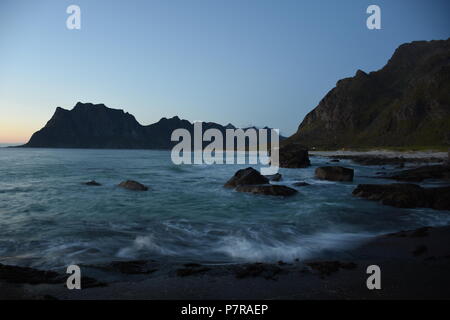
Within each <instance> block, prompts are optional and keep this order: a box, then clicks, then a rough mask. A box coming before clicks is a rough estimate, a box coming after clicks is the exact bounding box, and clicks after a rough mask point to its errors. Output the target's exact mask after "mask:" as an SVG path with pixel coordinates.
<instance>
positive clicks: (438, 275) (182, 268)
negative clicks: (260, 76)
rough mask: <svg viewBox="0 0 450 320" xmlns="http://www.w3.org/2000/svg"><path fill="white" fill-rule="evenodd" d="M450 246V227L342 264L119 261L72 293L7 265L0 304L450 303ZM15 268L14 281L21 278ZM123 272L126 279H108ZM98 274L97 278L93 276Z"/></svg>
mask: <svg viewBox="0 0 450 320" xmlns="http://www.w3.org/2000/svg"><path fill="white" fill-rule="evenodd" d="M443 243H450V226H444V227H429V228H428V227H425V228H420V229H417V230H412V231H400V232H396V233H391V234H385V235H381V236H377V237H375V238H373V239H372V240H370V241H368V242H365V243H362V244H360V245H359V246H358V247H356V248H354V249H351V250H348V251H347V252H346V253H345V256H346V258H345V259H343V260H339V261H336V260H332V261H328V260H326V259H317V260H316V259H313V260H305V261H293V262H290V263H286V262H282V261H280V262H278V263H258V262H254V263H243V264H232V265H206V264H205V265H200V264H194V263H191V264H189V263H188V264H184V265H180V264H178V265H176V264H173V265H171V264H166V265H161V264H159V263H158V262H156V261H128V262H126V261H122V262H116V263H114V262H112V263H109V264H106V265H103V267H100V266H90V267H86V269H85V270H88V272H87V273H88V277H86V278H82V287H83V286H84V289H82V290H71V291H70V290H68V289H66V288H65V285H64V281H62V280H61V281H62V282H59V283H38V284H29V283H11V281H6V280H5V270H4V268H5V267H4V266H2V267H3V268H0V299H75V300H77V299H88V300H89V299H154V300H161V299H162V300H172V299H192V300H197V299H198V300H205V299H206V300H210V299H218V300H220V299H237V300H239V299H450V274H449V273H448V270H450V246H445V245H444V246H443V245H442V244H443ZM373 264H376V265H379V266H380V268H381V273H382V275H381V279H382V280H381V281H382V282H381V283H382V290H373V291H371V290H368V289H367V287H366V280H367V277H368V276H369V275H368V274H367V273H366V268H367V267H368V266H369V265H373ZM84 268H85V267H82V269H84ZM102 268H103V270H101V269H102ZM11 270H15V272H16V273H17V272H18V271H22V274H21V276H22V279H25V278H26V277H24V275H25V274H27V273H28V274H30V273H31V274H33V272H34V276H35V278H33V277H31V279H35V280H36V279H38V280H39V277H41V279H40V280H41V281H42V280H43V282H45V281H48V282H51V281H49V279H50V278H45V277H49V276H50V275H51V274H49V273H48V272H47V274H44V273H42V274H40V275H39V276H38V275H37V274H36V270H34V269H30V270H27V271H24V270H23V269H21V268H18V267H11ZM11 270H10V276H11V275H13V274H14V271H11ZM161 270H162V271H161ZM19 274H20V273H19ZM118 274H119V275H121V276H122V279H121V280H117V278H116V279H115V280H107V279H113V278H114V275H116V276H117V275H118ZM94 275H96V277H98V279H97V280H94V279H93V278H91V277H93V276H94ZM62 276H63V277H66V275H62ZM36 277H37V278H36ZM46 279H47V280H46ZM15 280H18V281H19V282H20V279H15ZM29 281H30V280H29ZM58 281H59V280H58ZM83 281H84V282H83ZM13 282H14V281H13ZM83 284H84V285H83Z"/></svg>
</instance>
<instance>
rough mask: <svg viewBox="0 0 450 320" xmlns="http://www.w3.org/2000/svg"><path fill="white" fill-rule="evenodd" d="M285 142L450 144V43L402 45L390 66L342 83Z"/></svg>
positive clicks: (335, 145)
mask: <svg viewBox="0 0 450 320" xmlns="http://www.w3.org/2000/svg"><path fill="white" fill-rule="evenodd" d="M284 143H285V144H289V143H297V144H301V145H305V146H308V147H309V148H313V147H316V148H329V149H332V148H358V147H369V148H371V147H445V146H449V145H450V39H448V40H441V41H429V42H427V41H417V42H412V43H408V44H403V45H401V46H400V47H399V48H398V49H397V50H396V51H395V53H394V55H393V56H392V58H391V59H390V60H389V62H388V63H387V65H386V66H385V67H384V68H383V69H381V70H379V71H376V72H371V73H369V74H367V73H365V72H363V71H361V70H358V71H357V72H356V74H355V76H354V77H352V78H347V79H343V80H340V81H338V82H337V84H336V87H335V88H334V89H332V90H331V91H330V92H329V93H328V94H327V95H326V96H325V97H324V98H323V99H322V101H321V102H320V103H319V105H318V106H317V107H316V108H315V109H314V110H313V111H311V112H310V113H309V114H308V115H307V116H306V117H305V119H304V120H303V122H302V123H301V124H300V126H299V128H298V131H297V132H296V133H295V134H294V135H293V136H291V137H290V138H288V139H287V140H286V141H285V142H284Z"/></svg>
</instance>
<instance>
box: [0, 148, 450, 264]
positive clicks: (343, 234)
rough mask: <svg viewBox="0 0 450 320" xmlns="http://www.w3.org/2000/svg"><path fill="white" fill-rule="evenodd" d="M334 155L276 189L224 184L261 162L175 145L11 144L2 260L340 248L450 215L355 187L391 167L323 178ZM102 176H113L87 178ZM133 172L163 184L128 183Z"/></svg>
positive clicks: (258, 255)
mask: <svg viewBox="0 0 450 320" xmlns="http://www.w3.org/2000/svg"><path fill="white" fill-rule="evenodd" d="M328 161H329V159H328V158H325V157H311V162H312V166H311V167H310V168H307V169H280V173H281V174H282V175H283V180H282V181H280V182H278V183H279V184H283V185H287V186H291V187H292V185H293V183H295V182H299V181H304V182H307V183H309V184H310V185H309V186H305V187H299V188H297V189H298V191H299V193H298V194H297V195H296V196H293V197H290V198H276V197H271V196H262V195H253V194H244V193H238V192H235V191H233V190H229V189H225V188H223V184H224V183H225V182H226V181H227V180H228V179H229V178H231V177H232V176H233V174H234V173H235V172H236V171H237V170H238V169H241V168H245V167H248V166H249V165H180V166H177V165H174V164H173V163H172V162H171V159H170V151H154V150H79V149H23V148H0V263H3V264H14V265H21V266H30V267H35V268H43V269H61V268H66V267H67V266H68V265H70V264H101V263H107V262H110V261H115V260H136V259H152V260H161V261H168V262H170V261H174V262H175V261H176V262H197V263H211V264H228V263H241V262H256V261H279V260H283V261H292V260H294V259H306V258H314V257H330V258H331V255H332V254H336V252H341V253H342V254H343V255H344V254H345V252H346V250H347V249H349V248H351V247H352V246H354V245H356V244H358V243H361V242H363V241H367V240H368V239H370V238H371V237H373V236H375V235H378V234H382V233H387V232H394V231H399V230H406V229H414V228H418V227H421V226H437V225H447V224H450V213H449V212H447V211H436V210H432V209H398V208H393V207H389V206H383V205H381V204H379V203H377V202H371V201H367V200H364V199H359V198H355V197H353V196H352V195H351V193H352V190H353V189H354V188H355V187H356V185H357V184H360V183H391V181H387V182H385V181H383V180H380V179H375V178H371V177H373V176H375V175H376V172H378V171H380V170H382V168H381V167H379V166H373V167H365V166H360V165H356V164H354V163H353V162H351V161H347V160H342V161H341V163H340V165H343V166H346V167H351V168H354V169H355V180H354V182H352V183H335V182H328V181H319V180H316V179H315V178H314V169H315V168H316V167H318V166H322V165H326V164H327V162H328ZM385 167H386V169H388V170H392V169H393V167H390V166H385ZM255 168H257V166H255ZM94 179H95V180H96V181H98V182H100V183H101V184H102V186H100V187H89V186H86V185H84V184H83V183H84V182H87V181H90V180H94ZM128 179H133V180H137V181H139V182H141V183H143V184H145V185H147V186H149V187H150V188H151V190H150V191H148V192H133V191H129V190H124V189H121V188H119V187H117V185H118V184H119V183H120V182H121V181H123V180H128ZM437 184H438V183H437V182H436V184H435V185H437ZM427 185H430V183H428V184H427ZM431 185H433V183H431Z"/></svg>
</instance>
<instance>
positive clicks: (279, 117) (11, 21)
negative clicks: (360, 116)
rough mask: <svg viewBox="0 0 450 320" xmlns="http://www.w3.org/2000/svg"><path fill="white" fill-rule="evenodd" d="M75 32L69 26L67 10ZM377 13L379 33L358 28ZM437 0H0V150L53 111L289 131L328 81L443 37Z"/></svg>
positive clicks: (448, 28)
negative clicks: (102, 109)
mask: <svg viewBox="0 0 450 320" xmlns="http://www.w3.org/2000/svg"><path fill="white" fill-rule="evenodd" d="M72 4H75V5H78V6H79V7H80V9H81V29H80V30H69V29H68V28H67V27H66V20H67V18H68V17H69V14H67V13H66V9H67V7H68V6H69V5H72ZM372 4H376V5H378V6H379V7H380V8H381V30H369V29H368V28H367V26H366V20H367V18H368V16H369V15H368V14H367V13H366V9H367V7H368V6H369V5H372ZM449 12H450V1H448V0H442V1H441V0H433V1H429V0H395V1H393V0H370V1H365V0H340V1H337V0H314V1H312V0H311V1H302V0H292V1H291V0H127V1H122V0H109V1H107V0H95V1H93V0H70V1H66V0H0V143H18V142H26V141H28V139H29V138H30V136H31V134H32V133H33V132H35V131H37V130H39V129H40V128H42V127H43V126H44V125H45V123H46V122H47V121H48V120H49V119H50V118H51V116H52V115H53V113H54V111H55V108H56V107H58V106H60V107H63V108H66V109H71V108H72V107H73V106H74V105H75V104H76V102H78V101H81V102H92V103H104V104H106V105H107V106H108V107H111V108H117V109H124V110H125V111H128V112H130V113H131V114H133V115H134V116H135V117H136V119H137V120H138V121H139V122H140V123H141V124H143V125H148V124H151V123H154V122H156V121H158V120H159V119H160V118H162V117H172V116H175V115H178V116H179V117H180V118H184V119H188V120H190V121H194V120H201V121H214V122H218V123H221V124H227V123H233V124H234V125H236V126H241V127H245V126H249V125H256V126H266V125H267V126H270V127H273V128H279V129H280V130H281V133H282V134H284V135H290V134H293V133H294V132H295V131H296V129H297V127H298V125H299V124H300V122H301V121H302V120H303V118H304V116H305V115H306V114H307V113H308V112H309V111H311V110H312V109H313V108H314V107H316V106H317V104H318V103H319V102H320V100H321V99H322V98H323V96H324V95H325V94H326V93H327V92H328V91H329V90H331V89H332V88H333V87H334V86H335V84H336V82H337V81H338V80H339V79H342V78H345V77H350V76H353V75H354V74H355V73H356V71H357V70H358V69H361V70H364V71H366V72H370V71H375V70H377V69H380V68H382V67H383V66H384V65H385V64H386V62H387V61H388V59H389V58H390V57H391V55H392V53H393V52H394V51H395V49H396V48H397V47H398V46H399V45H400V44H402V43H405V42H411V41H414V40H433V39H447V38H449V37H450V22H449V21H450V19H449V18H450V17H449Z"/></svg>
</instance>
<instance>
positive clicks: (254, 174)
mask: <svg viewBox="0 0 450 320" xmlns="http://www.w3.org/2000/svg"><path fill="white" fill-rule="evenodd" d="M268 183H269V179H267V178H266V177H264V176H263V175H261V173H259V171H257V170H255V169H253V168H251V167H250V168H247V169H242V170H239V171H238V172H236V173H235V174H234V176H233V177H232V178H231V179H230V180H228V182H227V183H225V187H226V188H236V187H237V186H242V185H257V184H268Z"/></svg>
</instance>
